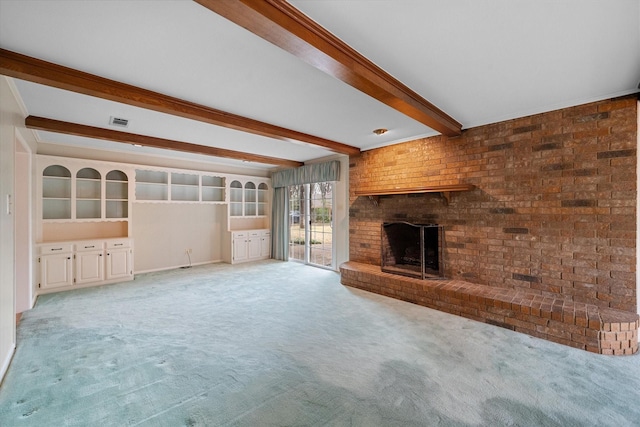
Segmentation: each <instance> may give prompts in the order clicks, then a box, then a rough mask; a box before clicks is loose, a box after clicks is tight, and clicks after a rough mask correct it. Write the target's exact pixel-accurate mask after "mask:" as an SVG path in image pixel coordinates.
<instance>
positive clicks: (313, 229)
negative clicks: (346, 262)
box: [289, 182, 335, 269]
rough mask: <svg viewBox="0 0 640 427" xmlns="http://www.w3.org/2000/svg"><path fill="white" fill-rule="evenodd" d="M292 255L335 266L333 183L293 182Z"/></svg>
mask: <svg viewBox="0 0 640 427" xmlns="http://www.w3.org/2000/svg"><path fill="white" fill-rule="evenodd" d="M289 230H290V232H289V259H290V260H296V261H300V262H304V263H306V264H311V265H316V266H321V267H325V268H331V269H334V268H335V266H334V262H333V260H334V258H335V257H334V249H333V184H332V183H331V182H318V183H314V184H303V185H292V186H289Z"/></svg>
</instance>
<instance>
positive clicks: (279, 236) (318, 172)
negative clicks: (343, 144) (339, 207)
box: [271, 160, 340, 261]
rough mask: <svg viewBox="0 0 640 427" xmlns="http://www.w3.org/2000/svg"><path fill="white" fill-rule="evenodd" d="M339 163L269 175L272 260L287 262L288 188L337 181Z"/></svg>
mask: <svg viewBox="0 0 640 427" xmlns="http://www.w3.org/2000/svg"><path fill="white" fill-rule="evenodd" d="M339 179H340V161H338V160H333V161H331V162H326V163H313V164H310V165H304V166H302V167H299V168H295V169H285V170H281V171H278V172H274V173H273V174H271V185H272V186H273V204H272V215H271V230H272V233H271V255H272V257H273V258H274V259H280V260H283V261H288V260H289V188H288V187H289V186H290V185H300V184H312V183H315V182H329V181H338V180H339Z"/></svg>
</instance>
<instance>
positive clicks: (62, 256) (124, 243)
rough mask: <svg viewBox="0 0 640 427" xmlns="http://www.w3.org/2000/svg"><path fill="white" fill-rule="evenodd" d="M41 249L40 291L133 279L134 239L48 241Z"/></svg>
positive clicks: (39, 258)
mask: <svg viewBox="0 0 640 427" xmlns="http://www.w3.org/2000/svg"><path fill="white" fill-rule="evenodd" d="M38 253H39V257H38V261H39V263H40V284H39V288H40V293H48V292H55V291H61V290H67V289H73V288H74V287H85V286H95V285H104V284H107V283H115V282H122V281H127V280H132V279H133V268H132V266H133V239H129V238H121V239H100V240H97V239H96V240H82V241H74V242H61V243H47V244H44V245H39V247H38Z"/></svg>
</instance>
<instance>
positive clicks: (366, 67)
mask: <svg viewBox="0 0 640 427" xmlns="http://www.w3.org/2000/svg"><path fill="white" fill-rule="evenodd" d="M195 1H196V2H197V3H199V4H201V5H203V6H204V7H206V8H207V9H210V10H212V11H213V12H215V13H217V14H219V15H221V16H223V17H225V18H227V19H228V20H230V21H232V22H234V23H236V24H238V25H240V26H242V27H244V28H246V29H247V30H249V31H251V32H252V33H254V34H256V35H258V36H260V37H262V38H263V39H265V40H267V41H269V42H271V43H273V44H274V45H276V46H278V47H280V48H282V49H284V50H286V51H287V52H289V53H291V54H293V55H295V56H297V57H298V58H300V59H302V60H304V61H305V62H307V63H308V64H310V65H312V66H313V67H315V68H317V69H319V70H321V71H323V72H325V73H327V74H329V75H330V76H333V77H335V78H337V79H339V80H342V81H343V82H345V83H347V84H348V85H350V86H353V87H354V88H356V89H358V90H359V91H361V92H364V93H366V94H367V95H369V96H371V97H373V98H375V99H377V100H378V101H380V102H383V103H385V104H386V105H388V106H390V107H391V108H394V109H395V110H397V111H399V112H401V113H403V114H405V115H407V116H409V117H411V118H413V119H415V120H417V121H419V122H420V123H423V124H425V125H427V126H429V127H430V128H432V129H434V130H436V131H438V132H440V133H442V134H444V135H447V136H458V135H460V134H461V129H462V125H461V124H460V123H458V122H457V121H456V120H454V119H453V118H452V117H450V116H449V115H447V114H446V113H445V112H443V111H442V110H440V109H439V108H438V107H436V106H435V105H433V104H431V103H430V102H429V101H427V100H426V99H424V98H422V97H421V96H420V95H418V94H417V93H415V92H414V91H413V90H411V89H410V88H408V87H407V86H405V85H404V84H403V83H402V82H400V81H398V80H397V79H395V78H394V77H392V76H391V75H390V74H388V73H387V72H385V71H384V70H383V69H381V68H380V67H378V66H377V65H375V64H374V63H373V62H371V61H370V60H368V59H367V58H365V57H364V56H362V55H361V54H359V53H358V52H357V51H356V50H354V49H353V48H351V47H350V46H349V45H347V44H346V43H344V42H343V41H342V40H340V39H339V38H337V37H336V36H334V35H333V34H331V33H330V32H329V31H327V30H326V29H324V28H323V27H321V26H320V25H319V24H317V23H316V22H315V21H313V20H312V19H310V18H309V17H307V16H306V15H305V14H303V13H302V12H301V11H300V10H298V9H296V8H295V7H293V6H292V5H290V4H289V3H287V2H286V1H285V0H195Z"/></svg>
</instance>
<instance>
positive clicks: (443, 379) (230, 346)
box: [0, 261, 640, 427]
mask: <svg viewBox="0 0 640 427" xmlns="http://www.w3.org/2000/svg"><path fill="white" fill-rule="evenodd" d="M0 425H2V426H65V425H82V426H127V425H129V426H138V425H141V426H324V425H327V426H367V427H370V426H436V425H443V426H563V427H566V426H585V425H598V426H631V425H640V357H638V356H628V357H610V356H601V355H595V354H591V353H587V352H584V351H580V350H574V349H571V348H569V347H565V346H561V345H557V344H554V343H550V342H547V341H543V340H539V339H536V338H531V337H528V336H526V335H521V334H518V333H515V332H512V331H508V330H505V329H501V328H498V327H495V326H490V325H486V324H482V323H478V322H474V321H471V320H467V319H463V318H460V317H456V316H452V315H449V314H446V313H441V312H438V311H434V310H431V309H428V308H424V307H419V306H416V305H412V304H409V303H405V302H402V301H397V300H393V299H389V298H385V297H382V296H378V295H374V294H369V293H366V292H363V291H359V290H355V289H350V288H346V287H343V286H342V285H341V284H340V282H339V275H338V274H337V273H334V272H331V271H327V270H321V269H316V268H313V267H307V266H303V265H301V264H297V263H292V262H290V263H283V262H277V261H265V262H259V263H256V264H250V265H249V264H247V265H241V266H231V265H227V264H216V265H208V266H200V267H194V268H192V269H189V270H175V271H169V272H161V273H152V274H146V275H139V276H138V277H137V278H136V280H135V281H134V282H129V283H124V284H118V285H112V286H103V287H99V288H92V289H84V290H77V291H72V292H65V293H58V294H52V295H46V296H42V297H40V298H39V300H38V304H37V306H36V308H35V309H33V310H31V311H29V312H27V313H25V315H24V317H23V319H22V322H21V323H20V325H19V328H18V349H17V352H16V355H15V357H14V360H13V363H12V365H11V367H10V369H9V372H8V374H7V377H6V379H5V381H4V383H3V385H2V388H1V389H0Z"/></svg>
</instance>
